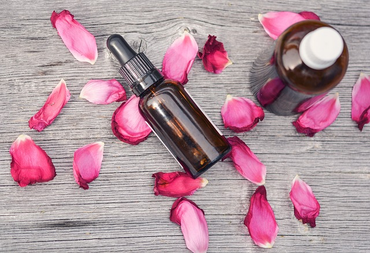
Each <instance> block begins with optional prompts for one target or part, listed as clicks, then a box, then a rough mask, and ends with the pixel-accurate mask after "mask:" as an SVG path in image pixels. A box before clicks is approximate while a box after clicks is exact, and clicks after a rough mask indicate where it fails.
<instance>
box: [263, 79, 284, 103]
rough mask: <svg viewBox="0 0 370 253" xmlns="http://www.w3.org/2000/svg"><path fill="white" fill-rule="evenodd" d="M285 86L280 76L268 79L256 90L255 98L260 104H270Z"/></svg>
mask: <svg viewBox="0 0 370 253" xmlns="http://www.w3.org/2000/svg"><path fill="white" fill-rule="evenodd" d="M284 88H285V84H284V83H283V81H281V79H280V78H274V79H271V80H268V81H267V82H266V83H265V85H264V86H263V87H262V88H261V89H260V90H259V91H258V93H257V99H258V101H259V102H260V104H261V105H262V106H264V107H265V106H267V105H269V104H272V103H273V102H274V101H275V100H276V99H277V98H278V97H279V95H280V93H281V91H282V90H283V89H284Z"/></svg>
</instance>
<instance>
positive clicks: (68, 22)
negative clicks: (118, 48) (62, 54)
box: [50, 10, 98, 64]
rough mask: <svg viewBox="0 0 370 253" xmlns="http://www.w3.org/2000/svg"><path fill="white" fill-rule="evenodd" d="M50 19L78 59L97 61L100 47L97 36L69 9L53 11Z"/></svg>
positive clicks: (92, 62)
mask: <svg viewBox="0 0 370 253" xmlns="http://www.w3.org/2000/svg"><path fill="white" fill-rule="evenodd" d="M50 21H51V24H52V25H53V27H54V28H55V29H57V31H58V34H59V36H60V37H61V38H62V40H63V42H64V44H65V45H66V47H67V48H68V49H69V51H70V52H71V53H72V55H73V56H74V57H75V58H76V59H77V60H78V61H81V62H89V63H91V64H94V63H95V62H96V59H97V58H98V49H97V46H96V41H95V37H94V36H93V35H92V34H91V33H89V32H88V31H87V30H86V29H85V27H83V26H82V25H81V24H80V23H79V22H78V21H76V20H75V19H74V18H73V15H72V14H71V13H70V12H69V11H67V10H64V11H62V12H61V13H56V12H55V11H53V13H52V14H51V17H50Z"/></svg>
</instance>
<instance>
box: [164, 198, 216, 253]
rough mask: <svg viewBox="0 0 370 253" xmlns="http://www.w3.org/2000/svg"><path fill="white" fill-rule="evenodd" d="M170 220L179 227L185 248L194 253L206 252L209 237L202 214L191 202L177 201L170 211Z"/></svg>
mask: <svg viewBox="0 0 370 253" xmlns="http://www.w3.org/2000/svg"><path fill="white" fill-rule="evenodd" d="M170 220H171V221H172V222H174V223H176V224H178V225H180V226H181V231H182V234H183V235H184V239H185V243H186V247H187V248H188V249H189V250H190V251H191V252H194V253H204V252H207V249H208V243H209V237H208V226H207V221H206V218H205V217H204V212H203V210H202V209H200V208H199V207H198V206H197V205H196V204H195V203H194V202H193V201H191V200H188V199H186V198H184V197H182V198H179V199H177V200H176V201H175V202H174V203H173V205H172V209H171V215H170Z"/></svg>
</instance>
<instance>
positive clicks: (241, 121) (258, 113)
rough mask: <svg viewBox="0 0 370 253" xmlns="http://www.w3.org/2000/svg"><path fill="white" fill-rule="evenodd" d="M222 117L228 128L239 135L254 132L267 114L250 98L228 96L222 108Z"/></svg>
mask: <svg viewBox="0 0 370 253" xmlns="http://www.w3.org/2000/svg"><path fill="white" fill-rule="evenodd" d="M221 116H222V119H223V121H224V125H225V127H226V128H230V129H231V130H233V131H234V132H237V133H239V132H245V131H249V130H252V129H253V128H254V127H255V126H256V125H257V123H258V122H260V121H262V120H263V118H264V117H265V113H264V112H263V109H262V108H261V107H259V106H257V105H256V104H255V103H254V102H253V101H252V100H250V99H248V98H244V97H233V96H231V95H227V97H226V101H225V104H224V105H223V106H222V108H221Z"/></svg>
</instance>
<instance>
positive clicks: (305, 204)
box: [290, 175, 320, 227]
mask: <svg viewBox="0 0 370 253" xmlns="http://www.w3.org/2000/svg"><path fill="white" fill-rule="evenodd" d="M290 199H291V200H292V202H293V205H294V215H295V217H296V218H297V219H298V220H301V221H302V223H303V224H305V223H309V224H310V226H311V227H315V226H316V222H315V220H316V217H317V216H319V213H320V204H319V202H318V201H317V200H316V198H315V195H314V194H313V192H312V189H311V187H310V186H309V185H308V184H306V183H305V182H304V181H303V180H301V179H300V178H299V177H298V175H297V176H296V177H295V178H294V180H293V182H292V189H291V191H290Z"/></svg>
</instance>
